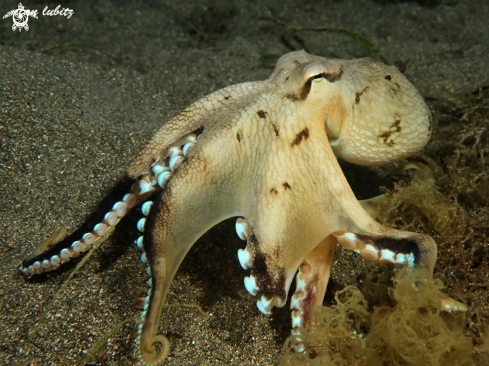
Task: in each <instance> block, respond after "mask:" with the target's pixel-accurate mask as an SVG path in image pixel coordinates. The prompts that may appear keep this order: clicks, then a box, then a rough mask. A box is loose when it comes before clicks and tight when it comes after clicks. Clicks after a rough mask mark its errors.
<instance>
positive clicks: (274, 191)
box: [270, 188, 278, 194]
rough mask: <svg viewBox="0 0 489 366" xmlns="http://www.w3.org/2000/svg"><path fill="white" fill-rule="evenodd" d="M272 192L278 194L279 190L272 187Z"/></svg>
mask: <svg viewBox="0 0 489 366" xmlns="http://www.w3.org/2000/svg"><path fill="white" fill-rule="evenodd" d="M270 193H271V194H278V191H277V190H276V189H275V188H272V189H271V190H270Z"/></svg>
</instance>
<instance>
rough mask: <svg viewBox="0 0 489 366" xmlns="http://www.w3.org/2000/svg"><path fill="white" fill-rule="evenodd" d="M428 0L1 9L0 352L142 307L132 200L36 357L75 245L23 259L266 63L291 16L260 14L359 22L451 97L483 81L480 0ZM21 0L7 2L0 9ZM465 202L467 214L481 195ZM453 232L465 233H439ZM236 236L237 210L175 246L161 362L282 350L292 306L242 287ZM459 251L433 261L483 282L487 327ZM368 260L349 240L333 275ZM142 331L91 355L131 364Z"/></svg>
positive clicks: (344, 41)
mask: <svg viewBox="0 0 489 366" xmlns="http://www.w3.org/2000/svg"><path fill="white" fill-rule="evenodd" d="M423 3H428V2H427V1H418V2H414V1H413V2H397V1H384V2H382V3H381V2H374V1H370V0H366V1H316V2H314V1H307V0H306V1H304V0H300V1H291V0H280V1H276V0H273V1H267V2H259V1H241V2H237V1H234V2H231V1H208V2H206V1H180V2H178V3H175V2H173V1H133V2H130V1H128V2H126V1H124V2H123V1H119V2H115V1H113V2H98V1H83V2H82V1H64V2H63V5H62V7H70V8H72V9H73V10H74V11H75V13H74V15H73V17H72V18H71V19H66V18H65V17H59V16H58V17H46V16H43V15H42V14H41V13H42V9H43V8H44V7H45V6H46V3H45V2H41V1H28V2H23V4H24V6H25V7H26V8H28V9H38V10H39V13H40V14H39V16H38V18H39V19H32V18H31V19H30V20H29V26H30V29H29V31H28V32H26V31H25V30H23V31H22V32H19V31H15V32H13V31H12V29H11V26H12V19H11V18H8V19H2V20H1V21H0V238H1V239H0V268H2V271H1V272H0V318H1V320H2V327H0V363H2V364H5V365H14V364H19V365H27V364H33V365H34V364H36V363H35V362H38V363H37V364H36V365H72V364H73V365H74V364H79V363H80V362H81V360H82V358H83V356H84V355H85V354H86V352H87V351H88V350H89V349H90V347H91V346H93V344H94V343H95V342H96V341H97V340H98V339H100V338H101V337H102V336H103V335H104V334H105V333H106V332H108V331H109V330H110V329H111V328H112V327H113V326H115V325H116V324H117V323H118V322H120V321H122V320H124V319H126V318H128V317H130V316H132V315H133V314H134V313H137V312H138V310H135V309H133V306H132V304H133V301H134V300H135V298H137V297H138V296H142V295H144V293H145V292H146V290H147V283H146V282H147V275H146V273H145V266H144V265H143V264H142V263H141V262H140V260H139V257H140V253H139V250H138V249H137V248H136V246H135V245H133V242H134V240H135V239H136V238H137V236H138V234H137V232H136V229H135V225H136V221H137V220H138V219H139V218H140V213H139V212H135V211H134V212H133V213H132V214H130V215H129V216H128V217H127V218H125V219H124V220H123V222H122V223H121V224H120V225H119V226H118V230H117V231H116V233H115V234H114V235H113V236H112V237H111V239H110V240H109V241H108V242H106V243H104V245H103V246H102V247H101V248H100V249H99V250H98V251H97V252H96V253H95V254H94V255H93V256H92V258H90V260H89V261H88V263H87V264H86V265H85V266H84V267H83V268H82V269H81V270H80V271H79V272H78V274H77V275H76V276H75V278H74V280H73V281H72V282H71V284H70V285H69V286H68V289H67V290H66V292H65V293H64V294H63V295H62V296H61V297H60V298H59V300H58V301H57V302H56V303H55V305H54V307H53V309H52V310H51V311H50V312H49V315H48V318H47V320H46V322H45V323H44V324H43V325H42V327H41V328H40V330H39V333H38V335H37V336H36V337H35V341H34V345H33V346H31V348H30V351H29V354H28V355H25V354H24V353H23V351H24V349H25V346H26V339H27V337H28V334H29V333H30V331H31V330H32V329H33V327H34V326H35V324H36V322H37V319H38V318H39V316H40V315H41V313H42V311H43V309H44V308H45V307H46V305H47V303H48V302H49V301H50V300H51V299H52V296H53V294H54V293H55V292H56V291H57V289H58V288H59V286H60V284H61V283H62V282H63V281H64V280H65V279H66V278H67V276H68V275H69V273H70V272H71V271H72V269H73V268H74V265H75V264H76V262H78V260H75V261H72V262H75V263H70V264H68V265H65V266H63V267H62V269H60V270H58V271H56V272H51V273H49V274H47V275H42V276H39V277H37V278H35V279H31V280H26V279H25V278H24V277H23V276H22V275H21V274H20V273H19V272H18V271H17V269H16V267H17V266H18V264H19V263H20V261H21V260H22V259H23V258H24V257H25V256H26V255H28V254H29V253H31V251H32V250H33V248H35V247H36V245H37V244H38V243H39V242H40V241H42V240H43V239H44V238H46V237H47V236H49V235H50V234H51V233H52V232H54V231H56V230H58V229H60V228H67V229H68V230H69V231H70V230H74V229H75V228H76V227H77V225H79V224H80V223H81V222H82V221H83V219H84V218H85V215H87V214H88V213H89V212H90V210H91V208H92V207H93V206H94V205H95V203H96V202H97V201H98V200H99V199H100V198H101V197H102V195H103V193H104V191H105V190H106V189H108V188H109V187H110V186H111V185H112V184H113V182H115V181H116V180H117V178H118V177H120V176H121V175H123V174H124V172H125V170H126V168H127V166H128V164H129V162H130V161H131V158H132V156H133V155H134V154H135V153H136V152H137V150H138V149H139V148H140V147H141V146H142V144H143V143H144V142H145V141H146V140H147V139H148V137H149V136H151V133H152V132H153V131H155V130H156V129H157V128H158V127H159V126H160V125H161V124H162V123H164V122H165V121H166V120H168V119H169V118H170V117H172V116H175V115H176V114H177V113H178V111H180V110H181V109H183V108H184V107H185V106H187V105H188V104H190V103H191V102H193V101H195V100H197V99H198V98H200V97H202V96H204V95H206V94H208V93H209V92H212V91H214V90H217V89H219V88H222V87H224V86H227V85H230V84H235V83H239V82H244V81H252V80H260V79H264V78H265V77H267V76H268V74H269V73H270V72H271V70H272V68H271V65H272V64H271V63H265V64H263V63H262V62H260V61H259V57H260V56H261V55H263V54H271V53H275V54H283V53H286V52H288V49H287V48H286V47H285V46H284V44H283V43H281V42H280V41H279V38H280V35H281V34H282V33H283V32H282V31H280V30H279V29H278V28H277V27H276V26H273V25H272V24H271V23H269V22H264V21H261V20H259V19H258V16H260V15H273V16H275V17H278V18H280V19H281V20H283V21H285V22H287V23H289V24H291V25H296V26H329V27H337V28H345V29H348V30H350V31H353V32H356V33H358V34H360V35H363V36H364V37H366V38H368V39H369V40H371V41H372V42H373V43H375V45H376V46H377V47H378V48H379V49H380V50H381V51H382V52H383V53H384V54H385V55H386V56H387V57H388V58H389V59H390V60H392V61H395V60H402V61H407V60H408V71H407V73H406V76H407V77H408V78H409V79H410V80H411V81H412V82H413V83H414V85H415V86H416V87H417V88H418V90H419V91H420V93H421V94H422V95H423V96H425V97H427V98H429V99H430V100H432V101H433V100H435V99H436V100H438V101H442V102H443V103H452V104H453V103H455V104H456V103H458V102H459V101H461V100H463V99H464V98H465V97H466V96H467V95H469V94H470V93H471V92H473V91H474V90H476V89H477V88H479V87H482V86H484V85H488V84H489V67H488V65H489V62H488V61H489V38H488V19H489V4H488V3H487V1H485V0H478V1H461V0H458V1H457V0H441V1H438V2H437V3H440V5H438V6H435V7H427V6H423V5H424V4H423ZM58 4H59V3H56V2H49V3H48V6H49V8H51V9H52V8H55V7H56V5H58ZM420 4H421V5H420ZM17 5H18V1H10V0H8V1H2V2H1V4H0V14H1V15H2V16H3V14H5V13H7V12H8V11H10V10H13V9H15V8H17ZM301 35H302V36H303V38H304V39H305V40H306V42H307V45H308V46H309V48H310V50H311V52H312V53H316V54H319V55H322V56H327V57H341V58H354V57H364V56H375V55H374V53H373V52H372V51H371V50H370V49H368V48H367V47H365V46H364V45H362V44H361V43H359V42H356V41H354V40H352V39H351V38H349V37H346V36H344V35H340V34H331V33H313V32H303V33H301ZM289 39H291V38H290V37H289ZM295 45H296V47H297V48H300V46H299V45H297V44H295ZM434 117H435V121H436V120H437V112H436V111H434ZM487 124H488V122H487V119H486V128H487ZM452 133H455V134H457V133H458V132H457V131H456V130H454V131H452ZM434 143H438V144H440V143H443V142H440V141H438V142H436V141H435V142H434ZM440 174H441V173H440ZM372 175H373V176H374V175H375V174H372ZM363 179H368V176H367V177H363ZM485 182H487V179H486V180H485ZM380 184H382V182H381V183H380ZM383 185H386V184H383ZM485 202H486V203H485V204H486V205H487V196H486V201H485ZM476 206H477V205H476ZM472 211H473V212H472V214H474V215H476V214H477V207H475V208H473V210H472ZM467 212H468V213H469V215H470V214H471V213H470V212H469V209H467ZM486 228H487V226H486ZM487 232H488V231H487V230H486V231H485V232H482V233H480V235H479V238H480V239H479V240H478V241H477V243H475V244H474V245H479V246H480V248H479V249H480V251H479V252H476V254H477V255H481V256H483V258H484V259H483V260H482V263H483V265H484V266H486V269H485V270H484V271H485V273H487V258H488V253H487V245H488V242H487V240H488V239H487V237H486V236H485V235H486V233H487ZM435 239H436V238H435ZM458 244H460V243H458ZM450 245H454V246H455V245H457V243H455V242H453V243H449V244H446V243H445V248H446V247H447V246H450ZM460 245H463V243H462V244H460ZM241 247H244V243H243V242H242V241H240V240H239V239H238V238H237V236H236V235H235V231H234V220H231V221H228V222H225V223H223V224H221V225H219V226H217V227H216V228H214V229H213V230H212V231H211V232H209V233H208V234H206V235H204V237H203V238H202V239H201V240H200V241H199V242H198V243H197V244H196V245H195V246H194V248H193V249H192V251H191V253H190V254H189V255H188V257H187V258H186V259H185V261H184V263H183V265H182V267H181V268H180V270H179V272H178V274H177V276H176V278H175V280H174V282H173V285H172V289H171V292H170V295H169V298H168V302H169V304H172V305H178V304H185V305H197V307H171V308H169V309H167V310H165V311H164V312H163V318H162V319H163V320H162V322H161V331H162V332H164V333H165V334H167V335H169V338H170V341H171V346H172V350H171V355H170V358H169V359H168V361H167V363H166V364H167V365H274V364H276V363H277V361H278V359H279V351H280V348H281V346H282V344H283V342H284V340H285V339H286V337H287V335H288V329H289V325H290V312H289V310H288V307H284V308H282V309H275V310H274V311H273V314H272V316H270V317H266V316H263V315H262V314H261V313H260V312H259V311H258V310H257V309H256V306H255V301H256V300H255V299H254V298H252V296H249V294H248V293H247V292H246V290H245V288H244V286H243V278H244V276H245V272H244V271H242V269H241V268H240V266H239V263H238V260H237V256H236V251H237V250H238V248H241ZM452 264H453V263H452ZM452 264H451V262H450V261H448V260H443V261H441V263H439V266H438V267H437V269H436V270H435V273H443V274H447V273H452V275H453V276H454V278H456V281H457V283H459V284H460V283H462V284H463V283H464V282H463V281H467V282H466V283H465V285H463V286H458V287H457V290H454V291H452V292H450V295H451V296H454V297H455V298H457V299H459V300H462V301H463V300H464V293H465V291H470V288H472V287H471V286H475V288H476V289H477V292H476V293H475V294H473V296H472V297H473V298H474V299H473V301H472V300H471V301H470V303H468V305H469V307H470V311H469V317H468V320H467V325H468V328H467V334H469V335H472V336H474V337H475V338H477V339H480V336H481V334H480V330H481V329H480V327H481V326H482V325H484V324H487V316H488V312H487V305H488V304H487V297H488V295H487V286H488V282H489V281H488V279H487V276H486V277H485V278H484V277H481V278H478V279H477V280H473V279H471V278H472V277H470V276H468V275H467V273H468V272H469V271H470V268H469V267H467V268H465V270H466V273H465V272H463V271H464V268H463V267H464V266H462V268H461V269H460V264H459V265H457V268H458V270H457V271H455V270H452V269H451V267H450V265H452ZM479 265H480V263H479ZM362 268H363V262H362V261H361V260H360V259H359V258H358V257H357V256H355V255H347V254H345V253H344V252H343V251H342V250H338V261H337V262H336V264H335V268H334V272H333V277H332V280H331V283H332V284H333V286H332V288H334V289H336V290H337V289H339V288H342V287H343V286H345V285H348V284H353V285H354V284H356V283H357V280H358V276H359V275H360V274H361V272H362ZM484 271H483V272H484ZM457 276H460V277H458V278H457ZM448 277H449V276H448ZM448 277H447V276H446V275H444V276H443V280H444V281H446V280H450V279H449V278H448ZM469 280H470V281H472V282H468V281H469ZM474 281H475V282H474ZM467 289H469V290H467ZM474 291H475V290H474ZM328 294H329V295H328V296H329V297H331V290H329V291H328ZM465 299H466V298H465ZM199 308H200V309H201V310H199ZM474 323H476V325H477V327H476V328H477V329H473V324H474ZM136 329H137V323H136V322H131V323H128V324H127V325H126V326H124V327H123V328H122V330H121V331H120V332H119V333H117V334H116V335H115V336H113V337H112V338H110V340H109V342H108V345H107V346H105V347H103V348H102V349H101V352H100V353H99V354H98V355H97V358H96V359H94V360H92V362H93V363H95V364H103V365H133V364H136V363H137V362H136V361H137V359H136V357H135V354H136V347H135V342H134V341H135V339H136ZM487 362H488V361H487V359H486V360H485V361H484V360H483V359H480V360H479V361H478V364H480V365H484V364H487Z"/></svg>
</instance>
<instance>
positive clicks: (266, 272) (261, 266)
mask: <svg viewBox="0 0 489 366" xmlns="http://www.w3.org/2000/svg"><path fill="white" fill-rule="evenodd" d="M250 241H251V242H252V243H253V246H254V247H255V248H257V252H256V253H255V255H254V256H253V263H252V265H251V274H252V275H253V276H254V277H255V279H256V285H257V286H258V289H259V291H260V293H261V294H262V295H265V297H266V298H267V299H271V298H272V297H278V298H280V299H282V300H285V296H286V292H285V274H284V270H283V269H282V268H278V267H277V266H274V262H275V261H274V260H273V259H272V258H271V257H270V256H269V255H267V254H265V253H260V252H259V251H258V248H259V243H258V241H257V240H256V237H252V238H250ZM270 270H273V271H274V272H275V271H276V272H279V275H278V278H277V276H275V275H274V274H273V273H270Z"/></svg>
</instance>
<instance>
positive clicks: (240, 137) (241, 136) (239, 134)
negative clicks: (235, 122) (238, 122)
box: [236, 130, 243, 142]
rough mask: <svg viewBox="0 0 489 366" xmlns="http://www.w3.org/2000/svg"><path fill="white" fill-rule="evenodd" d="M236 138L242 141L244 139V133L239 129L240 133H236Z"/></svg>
mask: <svg viewBox="0 0 489 366" xmlns="http://www.w3.org/2000/svg"><path fill="white" fill-rule="evenodd" d="M236 138H237V139H238V142H241V140H242V139H243V133H242V132H241V130H240V131H238V133H237V134H236Z"/></svg>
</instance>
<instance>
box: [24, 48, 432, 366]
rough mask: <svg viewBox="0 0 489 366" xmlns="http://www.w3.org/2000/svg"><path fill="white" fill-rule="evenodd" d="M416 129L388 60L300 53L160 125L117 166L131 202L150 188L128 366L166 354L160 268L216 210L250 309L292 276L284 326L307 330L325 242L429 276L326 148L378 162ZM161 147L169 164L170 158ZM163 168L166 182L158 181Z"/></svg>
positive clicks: (166, 274)
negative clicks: (145, 274)
mask: <svg viewBox="0 0 489 366" xmlns="http://www.w3.org/2000/svg"><path fill="white" fill-rule="evenodd" d="M430 135H431V115H430V112H429V110H428V108H427V106H426V105H425V103H424V101H423V100H422V98H421V97H420V95H419V93H418V92H417V91H416V89H415V88H414V87H413V86H412V85H411V84H410V83H409V81H408V80H407V79H406V78H405V77H404V76H403V75H402V74H401V73H400V72H399V71H398V70H397V69H396V68H395V67H391V66H386V65H384V64H380V63H377V62H376V61H374V60H372V59H368V58H365V59H358V60H333V59H325V58H322V57H318V56H314V55H310V54H307V53H306V52H304V51H298V52H292V53H289V54H287V55H284V56H282V57H281V58H280V59H279V60H278V62H277V65H276V68H275V70H274V71H273V73H272V74H271V75H270V77H269V78H268V79H267V80H265V81H258V82H250V83H244V84H238V85H234V86H230V87H227V88H224V89H222V90H219V91H217V92H215V93H213V94H210V95H208V96H206V97H204V98H202V99H201V100H199V101H197V102H196V103H194V104H193V105H191V106H190V107H189V108H187V109H186V110H184V111H183V112H182V113H181V114H180V115H179V116H177V117H176V118H174V119H173V120H171V121H169V122H167V123H166V124H165V125H164V126H163V127H162V128H161V129H160V130H159V131H158V132H157V133H156V135H155V136H154V137H153V138H152V139H151V140H150V141H149V142H148V143H147V144H146V146H144V147H143V149H142V150H141V151H140V153H139V154H138V155H137V156H136V157H135V159H134V161H133V163H132V165H131V167H130V169H129V176H130V178H132V179H134V181H135V182H139V184H135V185H134V186H133V187H132V190H131V194H133V195H134V197H136V201H141V200H144V199H145V198H147V197H148V195H149V192H153V191H154V190H155V189H161V187H160V186H164V188H163V191H162V193H161V194H160V196H159V197H158V198H157V199H156V201H155V202H154V203H153V205H152V207H151V210H149V213H147V215H148V216H147V219H146V221H145V222H144V225H141V226H144V238H143V240H142V245H141V246H142V247H143V248H144V251H145V254H143V260H147V261H148V262H149V265H150V271H149V273H150V275H151V282H152V288H151V289H150V291H149V295H148V298H147V305H146V307H145V312H144V313H143V319H142V323H141V325H140V337H139V344H140V359H141V360H142V362H143V363H144V364H147V365H155V364H162V363H163V362H164V360H165V358H166V357H167V355H168V354H169V342H168V341H167V339H166V338H165V337H164V336H162V335H157V328H158V324H159V317H160V313H161V309H162V306H163V304H164V301H165V298H166V295H167V292H168V289H169V286H170V284H171V281H172V279H173V276H174V274H175V272H176V271H177V269H178V267H179V265H180V263H181V261H182V260H183V258H184V256H185V255H186V253H187V251H188V250H189V249H190V247H191V246H192V245H193V243H194V242H195V241H196V240H197V239H198V238H199V237H200V236H201V235H202V234H204V233H205V232H206V231H207V230H209V229H210V228H211V227H213V226H214V225H216V224H217V223H219V222H221V221H222V220H225V219H227V218H229V217H233V216H240V217H243V218H244V219H239V220H238V222H237V231H238V234H239V235H240V237H241V238H243V239H246V240H247V246H246V249H245V250H240V253H239V259H240V263H241V265H242V266H243V267H244V268H245V269H250V270H251V275H250V276H249V277H247V278H246V280H245V285H246V288H247V289H248V291H250V292H251V293H252V294H253V295H256V296H258V298H259V300H258V302H257V306H258V308H259V309H260V310H261V311H262V312H264V313H270V310H271V309H272V308H273V306H283V305H284V304H285V301H286V299H287V292H288V289H289V287H290V285H291V282H292V280H293V278H294V276H295V275H296V273H297V277H296V278H297V289H296V292H295V294H294V296H293V297H292V308H293V313H292V320H293V327H294V328H298V327H304V326H305V327H307V326H308V324H309V323H308V321H309V319H310V315H311V311H312V307H313V306H315V305H317V304H321V303H322V301H323V297H324V292H325V290H326V286H327V282H328V278H329V273H330V271H331V266H332V262H333V256H334V249H335V247H336V244H337V242H339V243H340V244H342V245H343V246H345V247H346V248H347V249H351V250H355V251H356V252H358V253H360V255H362V257H364V258H365V259H368V260H375V261H380V262H393V263H399V264H406V265H421V266H425V267H427V268H428V269H429V270H430V271H431V272H432V271H433V267H434V264H435V261H436V245H435V243H434V241H433V240H432V239H431V238H430V237H428V236H426V235H421V234H416V233H410V232H402V231H397V230H393V229H390V228H387V227H383V226H381V225H380V224H378V223H377V222H376V221H374V220H373V219H372V218H371V217H370V216H369V215H368V214H367V213H366V211H365V210H364V209H363V208H362V206H361V204H360V203H359V202H358V201H357V200H356V198H355V196H354V194H353V192H352V191H351V189H350V187H349V185H348V183H347V181H346V179H345V177H344V175H343V173H342V171H341V169H340V167H339V165H338V162H337V158H336V156H335V154H336V155H337V156H340V157H342V158H344V159H345V160H348V161H350V162H353V163H357V164H364V165H376V164H385V163H388V162H392V161H395V160H399V159H402V158H405V157H407V156H410V155H412V154H413V153H415V152H416V151H418V150H419V149H421V148H422V147H423V146H424V145H425V144H426V143H427V142H428V140H429V138H430ZM189 136H190V137H189ZM195 136H198V139H197V140H196V141H195ZM188 141H191V142H192V143H191V144H189V145H188V146H187V147H188V148H187V149H184V153H183V154H181V153H179V151H180V150H179V148H180V147H181V146H183V145H184V144H186V142H188ZM179 154H180V155H179ZM175 156H180V157H181V159H180V160H179V166H178V164H176V165H174V166H171V165H172V160H171V157H175ZM168 165H170V166H171V177H170V174H168V178H169V179H167V180H165V181H164V182H163V181H162V180H161V182H160V185H158V183H156V181H157V180H158V177H159V171H160V170H161V169H162V168H165V167H166V166H168ZM148 187H149V188H148ZM129 208H130V207H129ZM113 210H114V209H113ZM104 222H105V221H104ZM114 225H115V224H114ZM141 229H142V227H141ZM74 239H76V238H74ZM71 240H72V239H70V240H69V241H71ZM67 245H69V243H68V244H66V243H64V244H63V243H61V244H58V246H56V249H52V248H51V249H50V250H51V251H56V250H58V251H59V250H60V249H61V248H63V247H67ZM70 250H71V249H70ZM51 254H52V253H51ZM66 255H68V254H66ZM73 256H74V255H73ZM43 258H44V257H42V254H40V255H38V256H37V257H34V258H29V261H27V260H26V261H24V263H23V271H24V273H26V274H27V275H31V274H34V273H39V271H37V272H36V271H35V270H33V269H31V268H32V265H33V264H32V263H34V262H35V261H36V260H37V261H38V262H40V261H41V262H42V260H43ZM29 266H31V267H29ZM296 331H297V329H296ZM297 334H298V333H297ZM298 342H299V343H300V340H299V341H298ZM157 343H160V346H161V350H160V351H159V352H157V351H156V349H157V347H156V344H157Z"/></svg>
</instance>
